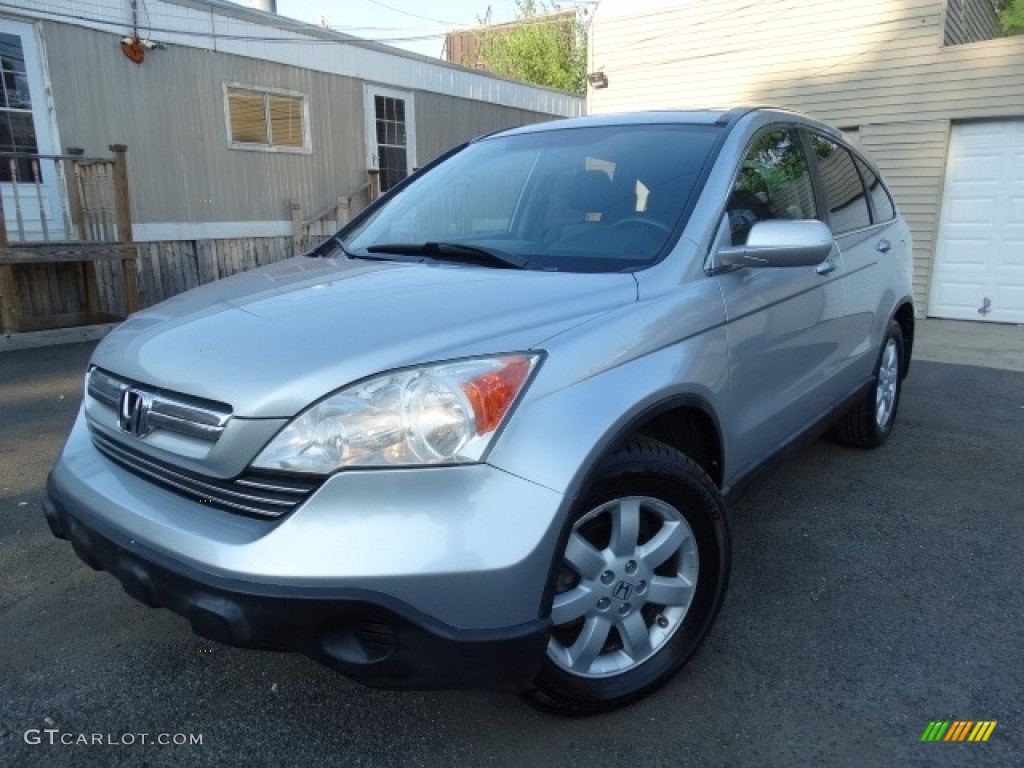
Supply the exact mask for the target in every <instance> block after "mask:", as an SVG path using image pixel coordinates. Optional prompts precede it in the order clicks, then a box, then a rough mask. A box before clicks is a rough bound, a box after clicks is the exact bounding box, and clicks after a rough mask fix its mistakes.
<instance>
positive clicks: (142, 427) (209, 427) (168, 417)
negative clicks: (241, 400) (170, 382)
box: [86, 367, 231, 443]
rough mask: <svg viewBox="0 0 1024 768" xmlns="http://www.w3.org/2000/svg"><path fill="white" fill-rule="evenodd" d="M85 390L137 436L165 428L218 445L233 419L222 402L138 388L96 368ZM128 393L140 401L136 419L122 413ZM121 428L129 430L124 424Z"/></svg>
mask: <svg viewBox="0 0 1024 768" xmlns="http://www.w3.org/2000/svg"><path fill="white" fill-rule="evenodd" d="M86 391H87V392H88V393H89V395H90V396H91V397H93V398H94V399H95V400H96V401H98V402H100V403H102V404H103V405H105V406H107V407H108V408H110V409H112V410H113V411H114V413H115V414H117V415H118V421H119V422H120V421H121V419H122V417H124V418H126V419H127V420H128V421H129V422H130V423H131V424H132V432H133V433H134V434H136V435H137V436H138V437H143V436H144V435H147V434H149V433H150V432H154V431H156V430H160V429H163V430H167V431H169V432H177V433H178V434H181V435H186V436H187V437H193V438H197V439H199V440H205V441H207V442H210V443H215V442H217V439H218V438H219V437H220V436H221V434H222V433H223V432H224V428H225V426H226V425H227V423H228V421H229V420H230V419H231V409H230V408H229V407H227V406H226V405H224V404H223V403H210V402H206V401H196V400H195V399H194V398H184V397H183V396H181V395H169V394H167V393H165V392H161V391H159V390H151V389H149V388H141V387H136V386H135V385H134V384H132V383H131V382H128V381H126V380H124V379H119V378H117V377H116V376H112V375H111V374H109V373H107V372H106V371H104V370H102V369H100V368H95V367H94V368H90V369H89V374H88V376H87V377H86ZM129 391H131V392H135V393H137V396H138V397H139V400H140V402H139V409H140V412H139V414H138V415H137V417H136V418H135V419H130V418H128V417H127V414H124V413H122V411H123V409H124V407H125V404H124V402H123V398H124V396H125V393H126V392H129ZM122 428H125V429H127V428H128V427H127V426H126V425H122Z"/></svg>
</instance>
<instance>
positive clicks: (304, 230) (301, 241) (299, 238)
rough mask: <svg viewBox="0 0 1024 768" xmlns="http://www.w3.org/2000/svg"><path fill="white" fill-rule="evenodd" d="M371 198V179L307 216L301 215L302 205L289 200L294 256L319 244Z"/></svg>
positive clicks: (372, 186)
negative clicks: (305, 217)
mask: <svg viewBox="0 0 1024 768" xmlns="http://www.w3.org/2000/svg"><path fill="white" fill-rule="evenodd" d="M375 199H376V195H375V194H374V184H373V179H372V178H371V179H370V180H369V181H367V182H366V183H365V184H363V185H362V186H361V187H359V188H358V189H356V190H355V191H353V192H352V193H351V194H349V195H347V196H345V197H339V198H338V199H337V200H336V201H335V202H333V203H331V205H329V206H328V207H327V208H326V209H324V210H323V211H321V212H320V213H318V214H316V215H315V216H311V217H309V218H308V219H304V218H303V217H302V205H301V204H299V203H296V202H292V204H291V211H292V253H293V254H294V255H296V256H298V255H299V254H302V253H305V252H306V251H308V250H310V249H312V248H315V247H316V246H318V245H320V243H322V242H323V241H324V240H326V239H327V238H329V237H331V236H332V235H333V234H334V233H335V232H337V231H338V230H339V229H341V228H342V227H343V226H345V225H346V224H348V223H349V221H351V220H352V217H353V216H354V215H355V214H357V213H359V212H360V211H361V210H363V208H365V207H366V206H368V205H369V204H370V203H371V202H373V201H374V200H375Z"/></svg>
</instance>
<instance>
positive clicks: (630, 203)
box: [344, 125, 721, 272]
mask: <svg viewBox="0 0 1024 768" xmlns="http://www.w3.org/2000/svg"><path fill="white" fill-rule="evenodd" d="M720 130H721V129H720V128H717V127H715V126H711V125H627V126H622V125H619V126H601V127H589V128H566V129H564V130H555V131H542V132H538V133H529V134H522V135H514V136H496V137H494V138H489V139H484V140H482V141H478V142H475V143H473V144H470V145H469V146H468V147H466V148H465V149H464V150H462V151H461V152H459V153H457V154H456V155H453V156H452V157H450V158H449V159H447V160H445V161H444V162H443V163H441V164H439V165H438V166H436V167H434V168H431V169H428V170H427V171H426V172H424V173H423V174H422V175H420V176H419V177H417V178H415V179H413V180H412V181H411V182H410V183H409V185H408V186H407V187H405V188H404V189H402V190H401V191H400V192H398V194H396V195H395V197H394V198H392V199H391V200H390V201H388V203H386V204H385V205H384V206H383V207H382V208H380V209H379V210H377V211H375V212H374V213H373V214H371V215H370V216H368V217H367V218H366V219H364V220H362V221H361V222H359V223H358V224H357V225H356V226H355V227H353V228H352V229H350V230H349V231H348V232H346V233H345V237H344V245H345V248H346V250H348V251H349V252H350V253H351V254H354V255H356V256H363V257H371V254H372V257H373V258H381V257H383V258H388V257H389V249H388V247H389V246H391V247H392V249H393V250H392V251H391V252H390V253H391V255H393V256H394V257H396V258H410V257H411V256H412V255H414V254H418V255H417V256H415V257H416V258H425V259H429V258H431V257H432V256H436V257H438V258H443V257H444V254H446V253H447V254H451V253H453V250H452V249H453V248H457V247H459V246H469V247H472V248H475V249H477V250H478V251H489V252H491V253H492V254H503V255H504V258H505V260H506V262H507V261H508V259H509V258H511V259H514V260H515V263H516V265H517V266H520V265H521V266H525V268H527V269H547V270H564V271H573V272H612V271H623V270H634V269H639V268H642V267H645V266H648V265H650V264H651V263H653V262H654V261H655V260H656V259H657V258H658V257H659V256H660V255H661V254H662V253H663V252H664V251H665V248H666V246H667V245H669V244H670V242H671V241H673V240H674V237H675V236H676V235H677V234H678V232H679V231H681V229H682V225H683V224H684V223H685V222H683V221H681V219H682V217H683V213H684V211H687V210H688V209H689V207H690V198H691V195H692V194H693V191H694V185H695V184H696V183H697V181H698V179H699V178H700V175H701V171H702V169H703V168H704V167H705V165H706V163H707V161H708V159H709V155H710V154H711V151H712V147H713V146H714V143H715V139H716V138H717V136H718V135H719V131H720ZM416 246H420V247H419V248H417V247H416Z"/></svg>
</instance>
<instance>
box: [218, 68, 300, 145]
mask: <svg viewBox="0 0 1024 768" xmlns="http://www.w3.org/2000/svg"><path fill="white" fill-rule="evenodd" d="M228 89H234V90H238V91H252V92H254V93H267V94H272V95H276V96H291V97H293V98H298V99H302V146H301V147H283V146H280V145H277V144H256V143H250V142H245V141H233V140H232V139H231V108H230V106H229V104H228ZM222 91H223V104H224V130H225V132H226V136H227V141H228V148H229V149H243V150H251V151H254V152H284V153H287V154H292V155H311V154H313V142H312V137H311V134H310V128H309V97H308V96H307V95H306V94H305V93H303V92H302V91H291V90H288V89H286V88H271V87H269V86H264V85H249V84H247V83H236V82H225V83H224V84H223V87H222ZM266 109H268V110H269V109H270V106H269V101H268V102H267V107H266ZM265 119H266V121H267V130H268V132H269V131H270V115H269V114H267V115H265ZM270 140H271V141H273V136H271V137H270Z"/></svg>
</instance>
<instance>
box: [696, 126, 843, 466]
mask: <svg viewBox="0 0 1024 768" xmlns="http://www.w3.org/2000/svg"><path fill="white" fill-rule="evenodd" d="M725 217H726V220H725V221H723V225H722V228H723V229H724V228H726V227H727V228H728V230H729V232H728V235H726V236H725V238H724V239H725V240H726V242H725V244H726V245H729V244H731V245H743V244H745V243H746V238H747V236H748V235H749V233H750V229H751V227H752V226H753V225H754V224H756V223H757V222H758V221H763V220H765V219H818V218H821V215H820V213H819V210H818V202H817V199H816V196H815V192H814V187H813V183H812V178H811V172H810V164H809V162H808V158H807V153H806V151H805V145H804V142H803V141H802V140H801V136H800V133H799V130H798V129H797V128H796V127H794V126H788V125H773V126H769V127H768V128H765V129H762V130H761V131H760V132H758V133H757V134H756V135H755V136H754V137H753V139H752V141H751V142H750V143H749V145H748V148H747V150H746V152H745V155H744V158H743V160H742V161H741V163H740V166H739V168H738V169H737V171H736V175H735V181H734V183H733V187H732V190H731V193H730V196H729V200H728V203H727V210H726V213H725ZM730 240H731V243H730ZM841 273H842V263H841V256H840V254H839V251H838V249H837V248H835V247H833V250H832V253H831V254H830V255H829V256H828V258H827V259H826V260H825V261H823V262H822V263H821V264H819V265H817V266H809V267H742V268H739V269H734V270H731V271H727V272H722V273H719V274H718V275H717V277H716V279H717V280H718V283H719V286H720V289H721V291H722V297H723V300H724V302H725V308H726V313H727V337H728V344H729V403H728V407H729V409H730V420H731V422H732V423H733V425H734V431H733V434H732V438H733V443H734V444H733V446H732V454H733V456H734V457H735V464H734V469H735V470H736V472H737V473H739V474H742V473H744V472H745V471H746V470H748V469H750V468H751V467H752V465H753V464H755V463H757V462H759V461H760V460H762V459H763V458H765V457H766V456H767V455H768V454H770V453H772V452H774V451H775V450H776V449H777V448H779V447H780V446H782V445H783V444H785V443H786V442H787V441H788V440H789V439H790V438H792V437H793V436H794V435H795V434H796V433H798V432H800V431H801V430H803V429H804V428H805V427H807V426H808V425H809V424H811V423H813V422H814V421H816V420H817V419H818V418H820V417H822V416H824V415H826V414H827V413H828V411H829V410H830V409H831V407H832V405H833V402H834V398H833V392H832V386H833V381H832V380H833V377H834V376H835V374H836V371H837V370H838V368H839V366H840V364H841V354H840V339H841V335H842V320H843V316H844V312H845V308H844V303H843V295H842V287H841V285H840V284H839V281H838V280H839V277H840V275H841Z"/></svg>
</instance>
